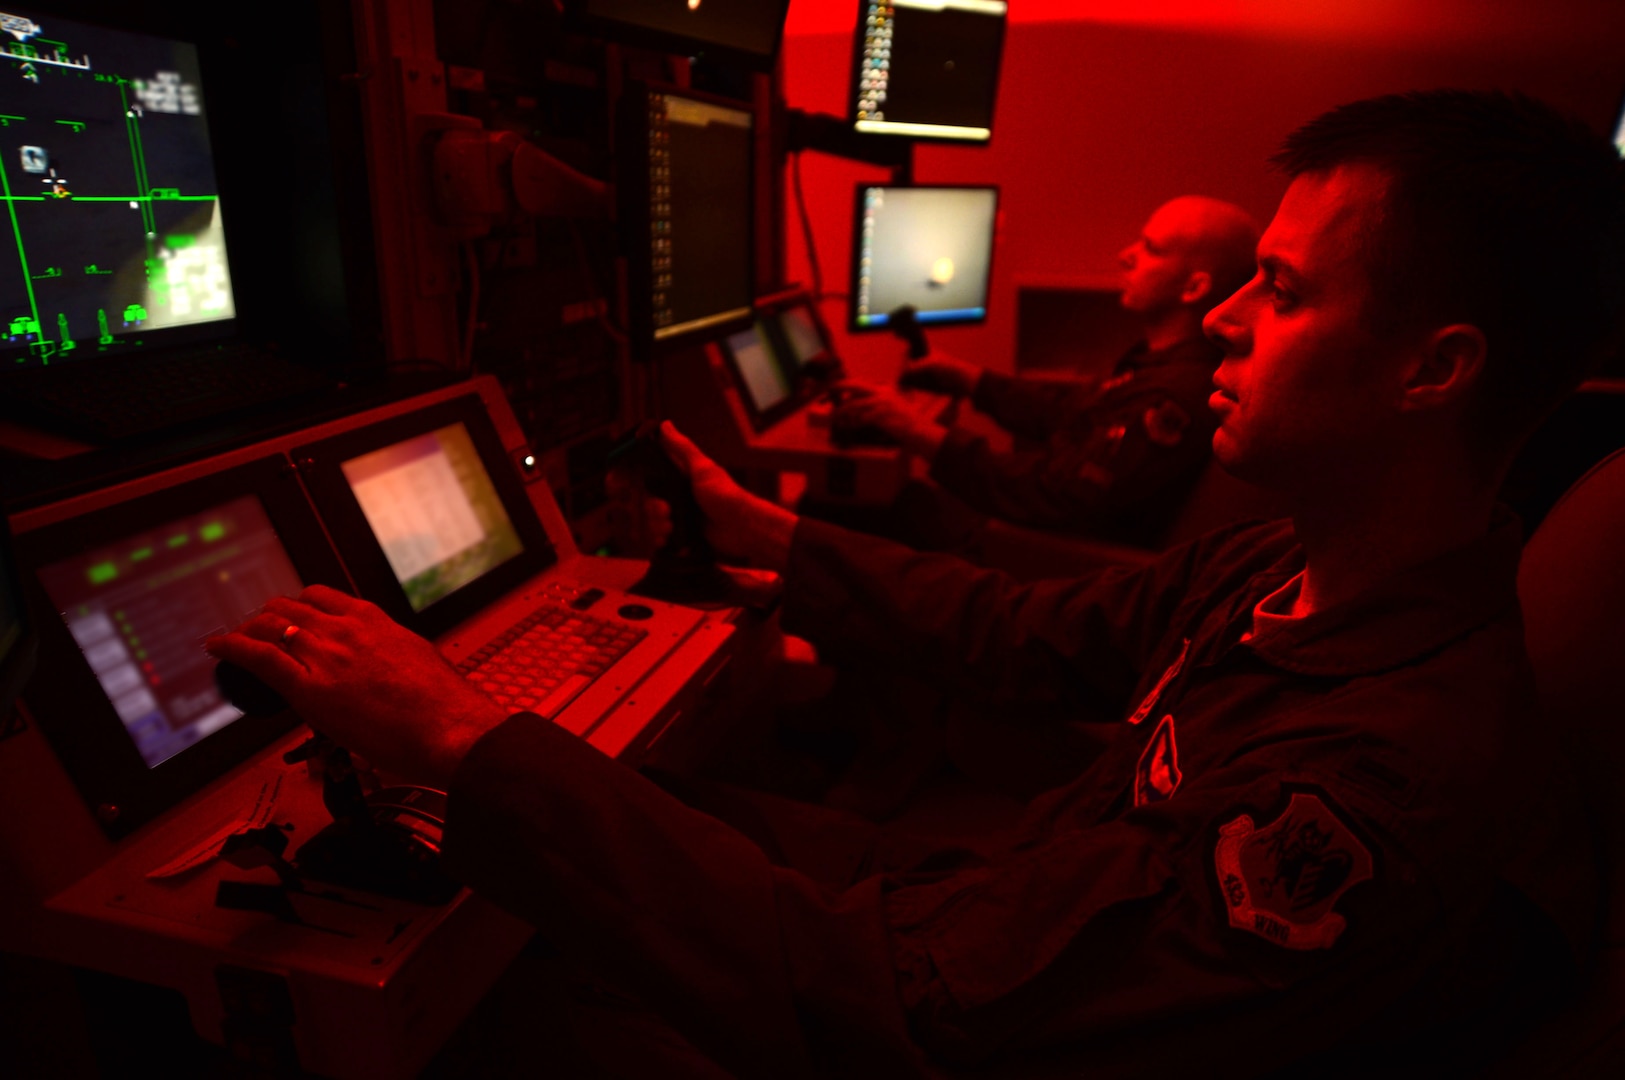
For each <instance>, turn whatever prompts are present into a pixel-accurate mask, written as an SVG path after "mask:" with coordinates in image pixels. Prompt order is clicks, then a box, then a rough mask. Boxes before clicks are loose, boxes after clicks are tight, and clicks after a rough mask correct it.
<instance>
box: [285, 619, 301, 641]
mask: <svg viewBox="0 0 1625 1080" xmlns="http://www.w3.org/2000/svg"><path fill="white" fill-rule="evenodd" d="M298 632H299V628H298V627H297V626H294V625H293V624H292V623H289V624H288V628H287V629H286V630H284V631H282V644H283V645H284V646H286V645H287V644H288V642H290V641H292V640H293V636H294V635H295V634H297V633H298Z"/></svg>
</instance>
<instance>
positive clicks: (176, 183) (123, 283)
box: [0, 8, 236, 366]
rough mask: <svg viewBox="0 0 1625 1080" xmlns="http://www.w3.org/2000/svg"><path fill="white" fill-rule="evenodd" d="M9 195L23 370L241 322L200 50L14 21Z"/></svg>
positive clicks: (11, 343) (18, 14) (0, 57)
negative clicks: (148, 337) (181, 330)
mask: <svg viewBox="0 0 1625 1080" xmlns="http://www.w3.org/2000/svg"><path fill="white" fill-rule="evenodd" d="M0 197H3V199H4V208H5V209H4V218H3V219H0V228H3V229H9V231H10V234H11V242H10V243H7V242H5V240H4V239H0V351H3V352H4V353H6V354H7V356H8V357H9V360H8V362H9V363H14V364H30V365H36V366H37V365H43V364H52V363H56V362H58V361H64V360H72V359H77V358H78V357H81V356H86V355H94V354H97V353H106V352H109V351H112V350H117V349H121V348H128V347H130V346H131V345H135V344H140V343H141V335H142V334H144V333H148V332H151V331H163V330H166V329H168V328H172V327H179V326H193V325H197V324H202V323H225V322H226V321H227V320H231V319H233V318H235V317H236V309H235V303H234V300H233V296H232V287H231V274H230V270H229V266H228V263H227V258H226V239H225V226H224V224H223V222H222V219H221V212H220V199H219V191H218V185H217V182H216V178H215V170H214V158H213V154H212V151H211V148H210V144H209V130H208V124H207V122H206V120H205V114H204V104H203V90H202V82H201V76H200V73H199V67H198V55H197V49H196V48H195V47H193V46H192V45H190V44H187V43H185V42H180V41H171V40H168V39H165V38H160V37H154V36H151V35H147V34H137V33H130V32H127V31H122V30H113V29H109V28H106V27H97V26H89V25H86V24H83V23H76V22H71V21H69V20H66V19H60V18H56V17H55V16H52V15H49V14H43V13H35V12H31V11H29V10H28V9H20V8H8V9H7V11H6V12H4V13H0ZM223 329H224V330H227V331H229V327H224V328H223Z"/></svg>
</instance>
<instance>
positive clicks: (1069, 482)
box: [931, 338, 1220, 546]
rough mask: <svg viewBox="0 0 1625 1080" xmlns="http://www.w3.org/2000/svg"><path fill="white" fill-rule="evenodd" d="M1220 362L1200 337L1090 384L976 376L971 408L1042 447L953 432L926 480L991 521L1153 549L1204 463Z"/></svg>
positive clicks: (1140, 354)
mask: <svg viewBox="0 0 1625 1080" xmlns="http://www.w3.org/2000/svg"><path fill="white" fill-rule="evenodd" d="M1219 359H1220V354H1219V350H1218V349H1217V348H1216V347H1215V346H1214V345H1213V344H1212V343H1210V342H1208V341H1207V340H1205V339H1201V338H1198V339H1194V340H1191V341H1186V342H1182V343H1181V344H1178V345H1174V346H1171V347H1169V348H1166V349H1158V350H1154V351H1153V350H1148V349H1147V348H1146V347H1145V346H1144V345H1143V344H1141V345H1137V346H1135V347H1134V348H1133V349H1131V350H1129V352H1128V353H1127V354H1126V355H1125V356H1124V357H1123V358H1122V359H1121V360H1120V361H1119V362H1118V363H1117V365H1116V366H1115V368H1114V369H1113V371H1112V374H1111V376H1110V377H1109V378H1107V379H1104V380H1102V381H1099V382H1090V383H1082V384H1079V383H1052V382H1048V381H1045V380H1039V379H1031V378H1013V377H1011V376H1007V375H1000V374H997V373H995V372H985V373H984V374H983V375H982V377H981V379H979V380H978V382H977V385H976V391H975V393H974V395H973V396H972V398H971V400H972V402H973V403H974V404H975V406H976V408H977V409H978V410H980V411H981V412H983V413H985V414H987V415H988V416H989V417H991V418H992V419H993V420H994V421H996V422H997V423H998V424H999V426H1000V427H1002V428H1004V429H1005V430H1006V431H1008V432H1010V433H1011V434H1012V435H1015V436H1017V437H1019V438H1023V439H1027V440H1031V441H1032V442H1034V443H1037V444H1039V445H1038V446H1037V447H1036V448H1034V449H1030V450H1015V451H1010V452H1005V453H999V452H995V451H994V450H993V449H992V448H991V447H990V446H989V445H988V442H987V440H986V439H984V438H982V437H981V436H977V435H973V434H971V433H970V432H968V431H966V430H964V429H962V428H953V429H950V431H949V432H948V436H947V438H946V439H945V440H944V442H943V444H942V447H941V449H940V450H939V451H938V453H937V456H936V458H935V459H934V461H933V462H932V466H931V478H932V479H933V480H935V481H936V482H937V483H938V484H940V485H941V486H942V487H943V488H944V489H945V490H947V491H948V492H950V493H951V494H953V495H954V496H956V497H957V498H959V499H960V500H962V501H963V502H965V503H966V504H967V505H969V506H970V507H971V508H972V509H974V510H976V511H979V512H980V513H983V514H987V515H989V516H991V517H996V518H1000V519H1002V520H1005V521H1009V522H1013V523H1015V524H1018V525H1030V526H1034V527H1036V528H1044V529H1059V530H1066V531H1077V532H1088V533H1089V534H1091V535H1093V536H1097V537H1099V538H1102V539H1110V540H1117V541H1121V542H1125V543H1139V544H1143V545H1147V546H1149V545H1152V544H1154V543H1155V542H1156V541H1157V540H1158V539H1159V538H1160V536H1161V534H1162V532H1163V531H1165V530H1166V528H1167V526H1168V523H1169V522H1170V521H1171V520H1172V519H1173V516H1174V515H1175V514H1176V513H1177V512H1178V510H1179V507H1180V506H1181V504H1182V503H1183V501H1184V498H1185V495H1186V494H1187V493H1188V492H1189V490H1190V487H1191V485H1192V484H1193V483H1194V482H1195V480H1196V478H1197V476H1198V475H1199V474H1200V472H1201V469H1202V466H1203V465H1204V464H1206V462H1207V460H1208V457H1209V450H1210V446H1211V444H1212V439H1213V431H1214V427H1215V425H1216V421H1215V418H1214V416H1213V414H1212V412H1211V410H1209V409H1208V407H1207V400H1208V397H1209V395H1211V394H1212V393H1213V370H1214V368H1216V367H1217V366H1218V363H1219Z"/></svg>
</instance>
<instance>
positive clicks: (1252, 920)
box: [1213, 792, 1373, 950]
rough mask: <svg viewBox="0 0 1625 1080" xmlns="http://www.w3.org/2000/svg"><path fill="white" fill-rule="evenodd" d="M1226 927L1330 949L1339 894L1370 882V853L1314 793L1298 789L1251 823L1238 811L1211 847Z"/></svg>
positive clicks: (1341, 923) (1337, 925) (1286, 943)
mask: <svg viewBox="0 0 1625 1080" xmlns="http://www.w3.org/2000/svg"><path fill="white" fill-rule="evenodd" d="M1213 862H1214V865H1215V867H1217V869H1218V875H1219V888H1220V890H1221V891H1222V892H1223V893H1224V902H1225V906H1226V908H1227V910H1228V913H1229V916H1230V925H1231V926H1233V927H1235V928H1236V929H1238V930H1245V931H1247V932H1248V933H1250V934H1257V935H1258V936H1259V937H1261V938H1263V939H1264V940H1265V941H1271V942H1274V943H1275V944H1277V945H1280V946H1283V947H1285V948H1288V949H1301V950H1308V949H1329V948H1331V947H1332V945H1333V943H1335V942H1336V941H1337V938H1338V936H1339V935H1340V934H1342V933H1343V930H1344V928H1345V927H1346V926H1347V925H1348V920H1347V919H1345V918H1343V916H1341V915H1339V914H1337V913H1336V912H1335V911H1333V910H1332V907H1333V905H1335V904H1336V903H1337V901H1338V899H1339V898H1340V897H1341V896H1342V895H1343V894H1344V893H1346V892H1348V890H1350V889H1352V888H1353V887H1354V886H1356V885H1358V884H1359V883H1360V882H1362V881H1367V880H1370V878H1371V876H1372V867H1373V861H1372V858H1371V852H1370V850H1369V849H1367V848H1366V846H1365V845H1364V844H1363V843H1361V842H1360V838H1359V837H1357V836H1355V835H1354V832H1353V830H1351V829H1350V828H1349V827H1348V826H1347V825H1345V824H1343V821H1342V819H1341V818H1339V817H1338V816H1337V815H1336V814H1335V813H1333V812H1332V810H1331V808H1330V807H1328V806H1327V805H1326V804H1325V802H1323V801H1322V800H1321V798H1320V796H1318V795H1312V794H1308V793H1306V792H1297V793H1295V794H1294V795H1293V796H1292V801H1291V802H1289V803H1288V804H1287V808H1286V810H1285V811H1284V812H1282V814H1281V816H1280V817H1279V818H1276V819H1275V821H1274V822H1273V823H1272V824H1270V825H1266V826H1264V828H1262V829H1257V828H1255V827H1254V825H1253V819H1252V816H1251V815H1249V814H1242V815H1241V816H1240V817H1238V818H1236V819H1235V820H1234V821H1232V822H1230V823H1229V824H1228V825H1224V826H1221V827H1220V829H1219V843H1218V846H1217V847H1216V848H1215V849H1214V852H1213Z"/></svg>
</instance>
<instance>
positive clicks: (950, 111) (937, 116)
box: [847, 0, 1008, 143]
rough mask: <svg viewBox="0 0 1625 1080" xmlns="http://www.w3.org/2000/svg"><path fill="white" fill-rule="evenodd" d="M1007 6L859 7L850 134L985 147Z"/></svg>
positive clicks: (907, 3)
mask: <svg viewBox="0 0 1625 1080" xmlns="http://www.w3.org/2000/svg"><path fill="white" fill-rule="evenodd" d="M1007 6H1008V5H1007V4H1005V3H1004V0H858V26H857V32H856V33H855V34H854V35H853V53H854V55H853V58H852V87H851V92H850V93H849V94H848V95H847V102H848V107H847V109H848V117H849V118H850V121H851V123H852V126H853V128H854V129H855V130H857V131H860V132H864V133H867V134H874V135H903V136H908V137H909V138H914V139H945V140H950V141H953V142H969V143H985V142H987V141H988V140H989V139H991V138H992V137H993V103H994V98H995V97H996V95H997V93H998V87H999V62H1000V59H1001V58H1002V56H1003V53H1004V29H1005V12H1006V8H1007Z"/></svg>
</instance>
